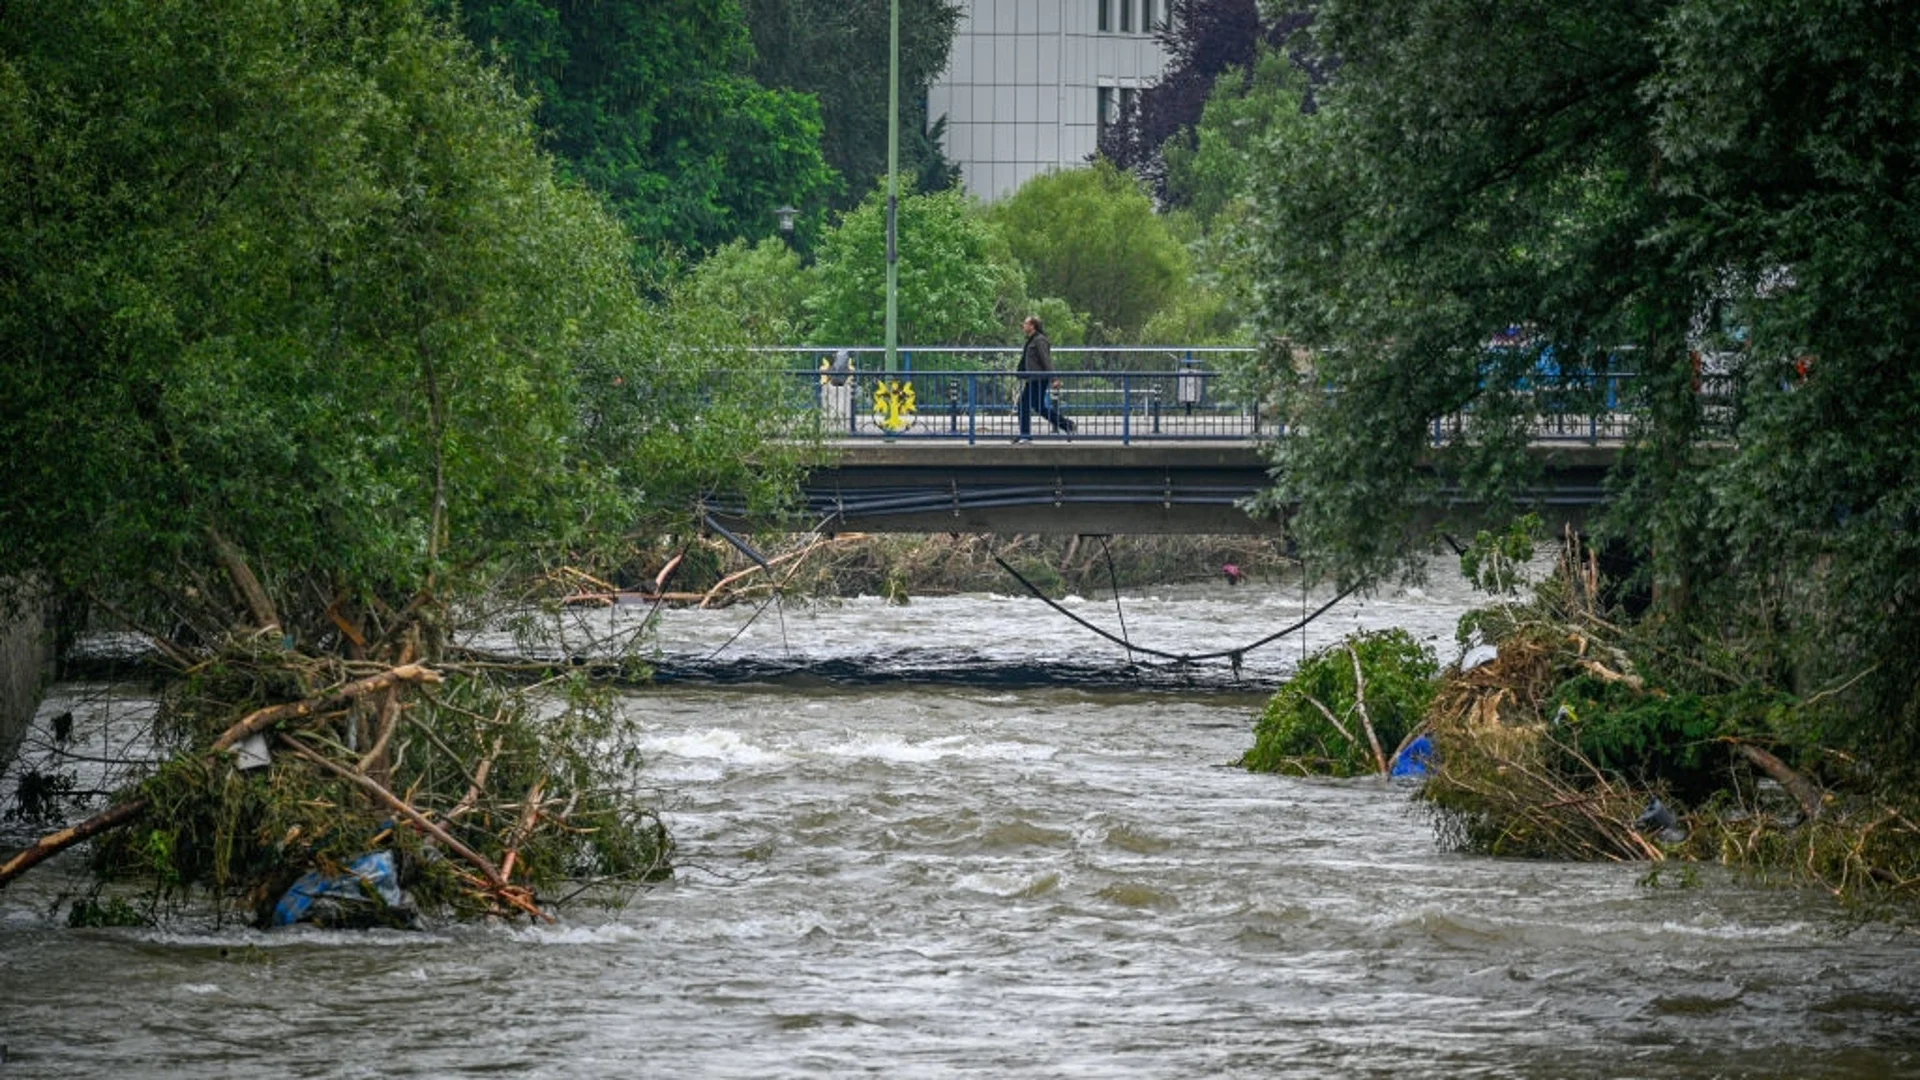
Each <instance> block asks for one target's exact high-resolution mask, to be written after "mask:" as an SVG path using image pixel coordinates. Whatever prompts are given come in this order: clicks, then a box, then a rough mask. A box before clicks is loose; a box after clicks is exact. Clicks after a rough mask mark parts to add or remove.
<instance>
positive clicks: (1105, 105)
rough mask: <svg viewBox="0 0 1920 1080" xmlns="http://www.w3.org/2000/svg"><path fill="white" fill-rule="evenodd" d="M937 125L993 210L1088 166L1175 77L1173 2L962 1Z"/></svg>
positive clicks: (933, 112) (932, 96)
mask: <svg viewBox="0 0 1920 1080" xmlns="http://www.w3.org/2000/svg"><path fill="white" fill-rule="evenodd" d="M960 7H961V9H962V11H961V16H960V25H959V28H958V30H957V32H956V33H955V35H954V39H953V51H952V52H951V53H950V54H949V55H948V58H947V70H946V71H945V72H944V73H943V74H942V75H941V76H940V78H939V79H938V80H937V81H935V82H934V84H933V85H932V86H931V87H930V88H929V89H928V91H927V116H928V117H929V118H930V119H932V120H938V119H939V118H940V117H942V116H944V117H946V118H947V130H946V139H945V145H944V149H945V151H946V155H947V158H948V160H950V161H953V162H954V163H955V164H957V165H959V166H960V172H961V176H962V177H963V179H964V181H965V183H966V188H967V191H968V192H969V193H971V194H973V195H975V196H977V197H979V198H982V199H987V200H992V199H998V198H1000V197H1002V196H1004V195H1008V194H1011V193H1012V192H1013V191H1014V190H1015V189H1016V188H1018V187H1019V186H1020V185H1021V184H1023V183H1026V181H1027V180H1028V179H1029V178H1031V177H1033V176H1035V175H1037V174H1039V173H1043V172H1048V171H1050V170H1054V169H1065V168H1074V167H1076V166H1080V165H1084V164H1086V162H1087V160H1088V159H1089V158H1090V157H1092V155H1093V151H1094V148H1095V146H1097V145H1098V143H1099V139H1100V132H1101V131H1102V130H1103V128H1104V126H1105V125H1106V124H1109V123H1112V122H1113V121H1114V119H1116V118H1117V117H1118V116H1119V115H1120V110H1122V109H1123V108H1126V107H1128V106H1129V105H1130V104H1131V103H1132V101H1133V97H1134V95H1136V94H1138V93H1139V92H1140V90H1141V89H1142V88H1144V87H1147V86H1151V85H1153V83H1155V82H1156V81H1158V79H1159V78H1160V75H1161V73H1162V72H1164V71H1165V70H1166V65H1167V56H1166V51H1165V50H1164V49H1162V48H1161V46H1160V42H1159V40H1158V38H1157V37H1156V36H1155V35H1156V33H1157V32H1158V30H1159V29H1160V27H1161V26H1163V25H1164V24H1165V22H1166V20H1167V18H1168V16H1169V10H1170V8H1171V3H1170V0H960Z"/></svg>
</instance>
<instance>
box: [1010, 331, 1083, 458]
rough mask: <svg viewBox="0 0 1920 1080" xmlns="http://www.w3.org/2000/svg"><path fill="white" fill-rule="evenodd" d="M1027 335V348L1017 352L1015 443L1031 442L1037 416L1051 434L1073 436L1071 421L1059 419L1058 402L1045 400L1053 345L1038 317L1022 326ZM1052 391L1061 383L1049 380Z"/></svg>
mask: <svg viewBox="0 0 1920 1080" xmlns="http://www.w3.org/2000/svg"><path fill="white" fill-rule="evenodd" d="M1022 326H1023V327H1024V329H1025V330H1026V332H1027V344H1026V347H1025V348H1023V349H1021V350H1020V367H1019V368H1018V369H1017V370H1018V372H1019V374H1020V379H1021V383H1022V385H1021V388H1020V434H1019V436H1017V437H1016V438H1015V439H1014V440H1013V441H1014V442H1016V443H1024V442H1032V441H1033V414H1034V413H1039V414H1040V415H1041V416H1042V417H1044V418H1046V421H1047V423H1049V424H1052V425H1053V430H1055V431H1064V432H1066V433H1067V434H1069V435H1071V434H1073V426H1074V425H1073V421H1072V420H1069V419H1068V418H1066V417H1064V416H1062V415H1060V406H1059V404H1058V403H1057V402H1050V401H1048V400H1047V389H1048V385H1047V384H1048V376H1050V375H1052V374H1053V343H1052V342H1051V341H1048V340H1047V331H1046V329H1045V328H1044V327H1042V326H1041V325H1040V317H1039V316H1037V315H1029V316H1027V321H1026V322H1025V323H1023V324H1022ZM1052 384H1053V389H1056V390H1057V389H1059V388H1060V380H1058V379H1053V380H1052Z"/></svg>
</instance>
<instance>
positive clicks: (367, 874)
mask: <svg viewBox="0 0 1920 1080" xmlns="http://www.w3.org/2000/svg"><path fill="white" fill-rule="evenodd" d="M407 906H408V905H407V902H406V895H405V894H404V893H402V892H401V891H400V871H399V868H398V867H397V866H396V865H395V863H394V860H393V852H391V851H369V852H367V853H366V854H365V855H362V856H360V857H359V858H357V859H355V860H353V861H352V862H351V863H348V864H347V869H346V872H345V873H342V874H337V875H335V876H332V877H329V876H327V875H325V874H322V873H321V872H319V871H318V870H315V871H313V872H311V873H309V874H307V875H305V876H303V877H302V878H301V879H300V880H298V881H296V882H294V883H293V887H292V888H289V889H288V890H287V891H286V893H285V894H284V895H283V896H281V897H280V902H279V903H277V904H275V905H274V906H273V925H275V926H291V925H293V924H294V923H297V922H302V921H305V920H308V919H313V920H315V921H319V922H337V921H340V916H341V915H342V914H344V911H346V910H365V911H367V912H368V913H376V912H380V911H384V910H388V909H391V910H394V911H400V910H402V909H405V908H406V907H407ZM343 909H344V910H343ZM376 921H381V920H377V919H376Z"/></svg>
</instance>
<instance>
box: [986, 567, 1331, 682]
mask: <svg viewBox="0 0 1920 1080" xmlns="http://www.w3.org/2000/svg"><path fill="white" fill-rule="evenodd" d="M993 561H994V562H997V563H999V564H1000V569H1002V570H1005V571H1006V572H1007V573H1009V574H1012V575H1013V579H1014V580H1015V581H1018V582H1019V583H1020V584H1022V585H1025V586H1026V587H1027V591H1028V592H1030V593H1032V594H1033V595H1034V596H1035V597H1037V598H1038V599H1039V600H1040V601H1041V602H1042V603H1044V604H1046V605H1047V606H1048V607H1050V608H1052V609H1053V610H1055V611H1057V612H1059V613H1060V614H1062V615H1065V616H1066V617H1067V618H1069V619H1072V620H1073V621H1074V622H1077V623H1079V624H1080V625H1081V626H1084V627H1086V628H1087V629H1089V630H1091V631H1093V632H1094V633H1096V634H1099V635H1100V636H1101V637H1103V638H1106V639H1107V640H1108V641H1111V642H1113V643H1114V644H1115V645H1118V646H1120V647H1121V648H1124V649H1127V650H1128V655H1132V653H1134V652H1143V653H1146V654H1147V655H1148V656H1158V657H1160V658H1161V659H1163V660H1172V661H1174V662H1175V663H1179V664H1190V663H1192V662H1194V661H1196V660H1233V659H1234V658H1236V657H1244V656H1245V655H1246V654H1247V653H1250V652H1252V651H1253V650H1255V649H1258V648H1260V647H1261V646H1263V645H1270V644H1272V643H1273V642H1275V641H1278V640H1280V639H1281V638H1283V637H1286V636H1287V635H1288V634H1291V633H1293V632H1294V631H1295V630H1299V629H1300V628H1302V627H1304V626H1306V625H1307V624H1308V623H1310V622H1312V621H1313V620H1315V619H1317V618H1319V617H1320V616H1322V615H1324V614H1326V613H1327V610H1328V609H1329V608H1331V607H1333V605H1335V604H1337V603H1339V602H1340V601H1342V600H1345V599H1346V598H1347V597H1349V596H1352V595H1353V594H1354V593H1356V592H1358V591H1359V590H1360V586H1358V585H1350V586H1348V587H1347V588H1345V589H1342V590H1341V591H1340V595H1338V596H1336V597H1334V598H1333V599H1331V600H1329V601H1327V602H1326V603H1324V604H1321V605H1320V606H1319V607H1318V608H1316V609H1315V610H1314V612H1313V613H1312V614H1311V615H1308V616H1306V617H1305V618H1302V619H1301V620H1300V621H1299V622H1297V623H1294V624H1293V625H1292V626H1288V627H1286V628H1284V629H1281V630H1278V631H1275V632H1274V633H1271V634H1268V635H1267V636H1266V637H1263V638H1261V639H1260V640H1259V641H1256V642H1253V643H1252V644H1250V645H1242V646H1240V647H1239V648H1237V649H1221V650H1220V651H1218V652H1210V653H1192V654H1179V653H1170V652H1165V651H1163V650H1160V649H1150V648H1148V647H1147V646H1145V645H1135V644H1133V643H1132V642H1129V641H1127V640H1125V639H1123V638H1117V637H1114V636H1113V635H1112V634H1110V633H1108V632H1107V631H1105V630H1102V629H1101V628H1100V627H1098V626H1095V625H1093V624H1092V623H1090V622H1088V621H1087V620H1085V619H1083V618H1081V617H1080V616H1078V615H1075V614H1074V613H1073V612H1071V611H1068V610H1067V609H1066V608H1064V607H1061V606H1060V605H1059V604H1058V603H1056V602H1055V601H1054V599H1053V598H1052V597H1050V596H1048V595H1047V594H1046V593H1043V592H1041V591H1040V589H1039V587H1038V586H1036V585H1034V583H1033V582H1031V581H1028V580H1027V579H1026V578H1025V577H1022V576H1021V574H1020V571H1018V570H1015V569H1014V568H1013V567H1011V566H1009V565H1007V560H1005V559H1003V558H1001V557H1000V553H999V552H997V551H996V552H994V553H993Z"/></svg>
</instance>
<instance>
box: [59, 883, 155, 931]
mask: <svg viewBox="0 0 1920 1080" xmlns="http://www.w3.org/2000/svg"><path fill="white" fill-rule="evenodd" d="M152 925H153V916H152V915H151V914H149V913H148V912H145V911H141V910H140V909H139V908H137V907H134V906H133V904H132V903H131V902H130V901H128V900H127V898H126V897H124V896H109V897H105V898H104V899H103V898H102V897H101V896H100V894H99V892H98V891H97V890H96V891H95V892H93V893H91V894H89V895H87V896H83V897H81V898H80V899H78V900H75V901H74V902H73V906H71V907H69V908H68V909H67V926H69V927H70V928H72V929H75V930H81V929H104V928H109V927H140V926H152Z"/></svg>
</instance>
